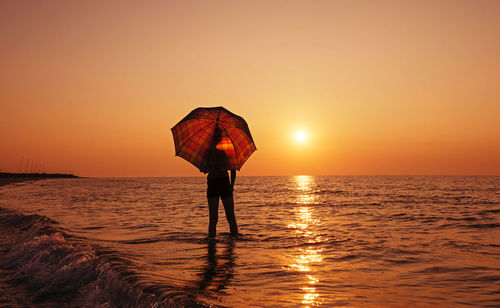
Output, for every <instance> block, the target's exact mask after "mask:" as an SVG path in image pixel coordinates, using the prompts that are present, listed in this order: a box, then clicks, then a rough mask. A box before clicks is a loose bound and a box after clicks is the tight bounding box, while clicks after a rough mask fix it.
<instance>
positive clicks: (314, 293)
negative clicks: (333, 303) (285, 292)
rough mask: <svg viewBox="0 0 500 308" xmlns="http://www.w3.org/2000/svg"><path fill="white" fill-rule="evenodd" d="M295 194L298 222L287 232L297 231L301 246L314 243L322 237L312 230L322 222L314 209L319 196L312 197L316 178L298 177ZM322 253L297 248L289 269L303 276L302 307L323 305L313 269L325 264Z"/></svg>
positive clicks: (308, 248)
mask: <svg viewBox="0 0 500 308" xmlns="http://www.w3.org/2000/svg"><path fill="white" fill-rule="evenodd" d="M294 181H295V190H296V191H297V195H296V196H297V201H296V204H297V206H296V207H295V208H294V209H293V211H294V212H295V221H294V222H292V223H290V224H289V225H288V228H291V229H294V230H295V232H296V236H297V239H298V240H299V241H300V242H305V243H314V242H318V241H320V240H322V239H321V236H320V235H319V234H317V233H316V232H314V231H312V230H311V228H310V227H311V226H314V225H318V224H319V223H320V220H319V219H318V217H317V215H315V210H314V206H313V205H312V204H313V203H314V201H315V198H316V196H315V195H314V194H313V186H314V178H313V177H312V176H295V177H294ZM322 251H323V249H321V248H319V249H318V248H315V247H313V246H312V245H311V246H307V245H305V246H303V247H298V248H297V250H295V251H294V252H293V253H292V255H291V256H290V257H291V258H290V259H289V260H292V263H291V264H288V268H290V269H291V270H296V271H299V272H303V273H304V285H303V286H302V287H301V290H302V291H303V297H302V302H301V303H302V304H303V305H304V306H305V307H310V306H317V305H320V304H321V298H320V294H319V292H318V290H317V288H316V284H317V283H318V282H319V279H318V278H317V277H316V276H315V275H314V272H315V270H314V267H313V266H314V265H319V264H321V263H322V262H323V256H322V255H321V253H322Z"/></svg>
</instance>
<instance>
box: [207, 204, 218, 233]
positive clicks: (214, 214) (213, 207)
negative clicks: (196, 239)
mask: <svg viewBox="0 0 500 308" xmlns="http://www.w3.org/2000/svg"><path fill="white" fill-rule="evenodd" d="M208 211H209V213H210V222H209V224H208V237H210V238H213V237H215V234H216V230H217V220H218V219H219V213H218V212H219V197H208Z"/></svg>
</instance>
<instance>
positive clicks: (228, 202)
mask: <svg viewBox="0 0 500 308" xmlns="http://www.w3.org/2000/svg"><path fill="white" fill-rule="evenodd" d="M222 204H223V205H224V211H225V212H226V218H227V222H228V223H229V229H230V230H231V235H233V236H236V235H238V225H237V224H236V217H235V216H234V200H233V196H228V197H224V198H222Z"/></svg>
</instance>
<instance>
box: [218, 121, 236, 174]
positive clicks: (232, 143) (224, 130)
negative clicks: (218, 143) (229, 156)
mask: <svg viewBox="0 0 500 308" xmlns="http://www.w3.org/2000/svg"><path fill="white" fill-rule="evenodd" d="M222 128H224V131H225V132H226V135H227V137H228V138H229V140H231V143H232V144H233V148H234V154H236V160H237V161H238V170H240V169H241V167H240V159H239V158H238V151H236V147H235V146H234V142H233V138H231V136H230V135H229V133H228V132H227V129H226V128H225V127H224V126H222Z"/></svg>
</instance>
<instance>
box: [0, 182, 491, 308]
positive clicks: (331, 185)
mask: <svg viewBox="0 0 500 308" xmlns="http://www.w3.org/2000/svg"><path fill="white" fill-rule="evenodd" d="M234 200H235V211H236V218H237V222H238V227H239V231H240V233H241V235H240V237H238V238H233V237H231V236H230V235H229V226H228V223H227V221H226V219H225V215H224V209H223V206H222V204H221V205H220V207H219V223H218V226H217V232H218V233H217V237H216V239H215V240H213V241H211V240H208V239H207V229H208V206H207V199H206V179H205V178H203V177H178V178H174V177H172V178H76V179H46V180H38V181H28V182H22V183H13V184H9V185H6V186H3V187H0V234H1V235H0V237H1V240H0V244H1V250H0V290H1V292H0V306H8V307H317V306H323V307H500V177H487V176H306V175H301V176H284V177H251V176H241V177H237V179H236V184H235V190H234Z"/></svg>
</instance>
